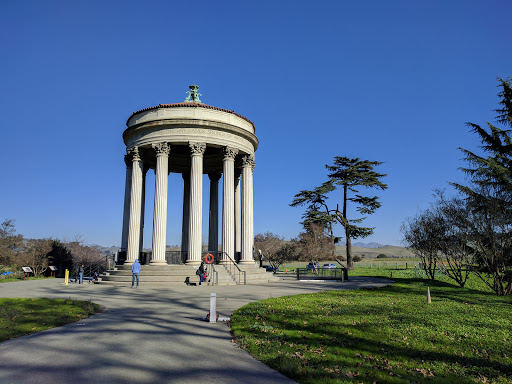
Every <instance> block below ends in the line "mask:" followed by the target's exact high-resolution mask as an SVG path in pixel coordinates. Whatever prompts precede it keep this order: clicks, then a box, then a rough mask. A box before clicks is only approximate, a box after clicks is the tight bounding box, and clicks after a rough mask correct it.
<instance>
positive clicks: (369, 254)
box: [336, 243, 414, 259]
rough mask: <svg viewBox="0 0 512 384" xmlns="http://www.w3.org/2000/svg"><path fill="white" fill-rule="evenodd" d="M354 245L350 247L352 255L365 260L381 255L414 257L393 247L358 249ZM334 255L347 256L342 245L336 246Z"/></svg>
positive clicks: (401, 249)
mask: <svg viewBox="0 0 512 384" xmlns="http://www.w3.org/2000/svg"><path fill="white" fill-rule="evenodd" d="M355 244H358V243H355ZM355 244H354V245H353V246H352V254H353V255H359V256H361V257H364V258H367V259H374V258H376V257H377V256H378V255H380V254H381V253H383V254H384V255H386V256H388V257H389V258H398V257H400V258H401V257H414V253H412V252H411V251H410V250H408V249H407V248H404V247H398V246H395V245H382V246H380V247H379V248H370V247H359V246H356V245H355ZM370 244H371V243H370ZM336 254H337V255H341V256H343V257H346V256H347V248H346V247H345V246H344V245H337V246H336Z"/></svg>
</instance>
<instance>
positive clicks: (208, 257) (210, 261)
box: [204, 253, 214, 264]
mask: <svg viewBox="0 0 512 384" xmlns="http://www.w3.org/2000/svg"><path fill="white" fill-rule="evenodd" d="M213 259H214V257H213V255H212V254H211V253H207V254H206V256H205V257H204V261H206V263H207V264H211V263H213Z"/></svg>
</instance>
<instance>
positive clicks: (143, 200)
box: [139, 165, 148, 254]
mask: <svg viewBox="0 0 512 384" xmlns="http://www.w3.org/2000/svg"><path fill="white" fill-rule="evenodd" d="M147 172H148V168H147V167H145V166H144V165H143V167H142V187H141V188H142V191H141V197H140V232H139V233H140V239H139V254H140V252H142V249H143V247H144V216H145V211H146V174H147Z"/></svg>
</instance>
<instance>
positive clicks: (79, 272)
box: [78, 264, 84, 284]
mask: <svg viewBox="0 0 512 384" xmlns="http://www.w3.org/2000/svg"><path fill="white" fill-rule="evenodd" d="M78 276H80V280H79V284H83V283H84V265H83V264H82V265H81V266H80V269H79V270H78Z"/></svg>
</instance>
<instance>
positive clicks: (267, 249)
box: [254, 232, 285, 268]
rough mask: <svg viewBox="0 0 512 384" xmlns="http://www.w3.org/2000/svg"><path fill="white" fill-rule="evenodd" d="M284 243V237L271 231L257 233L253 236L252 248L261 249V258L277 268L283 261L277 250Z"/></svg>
mask: <svg viewBox="0 0 512 384" xmlns="http://www.w3.org/2000/svg"><path fill="white" fill-rule="evenodd" d="M284 244H285V241H284V238H283V237H281V236H279V235H276V234H275V233H272V232H265V233H264V234H261V233H258V234H257V235H256V236H254V248H255V249H257V250H258V251H260V250H261V253H262V254H263V258H264V259H266V260H267V261H268V262H269V264H270V265H272V266H273V267H274V268H279V265H281V264H282V263H283V257H282V254H279V251H280V250H281V249H282V248H283V246H284Z"/></svg>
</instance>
